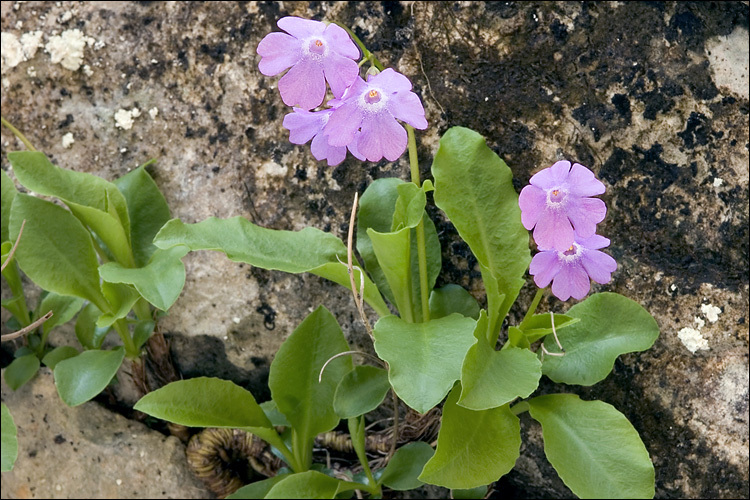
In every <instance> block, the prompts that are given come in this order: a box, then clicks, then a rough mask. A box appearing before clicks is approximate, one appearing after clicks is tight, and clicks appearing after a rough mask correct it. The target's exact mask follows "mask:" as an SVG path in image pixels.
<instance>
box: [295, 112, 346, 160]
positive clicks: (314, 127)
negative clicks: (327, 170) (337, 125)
mask: <svg viewBox="0 0 750 500" xmlns="http://www.w3.org/2000/svg"><path fill="white" fill-rule="evenodd" d="M331 113H333V109H325V110H323V111H314V112H313V111H307V110H304V109H300V108H294V112H293V113H289V114H288V115H286V116H285V117H284V122H283V125H284V128H286V129H287V130H289V142H291V143H292V144H305V143H306V142H307V141H309V140H310V139H312V144H310V151H311V152H312V154H313V156H314V157H315V159H316V160H318V161H321V160H328V165H329V166H335V165H338V164H339V163H341V162H342V161H344V158H346V146H331V145H330V144H328V139H327V138H326V137H325V136H324V135H323V134H321V133H320V132H321V131H322V130H323V127H324V126H325V124H326V123H328V119H329V118H330V116H331Z"/></svg>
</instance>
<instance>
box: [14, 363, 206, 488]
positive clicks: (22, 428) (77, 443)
mask: <svg viewBox="0 0 750 500" xmlns="http://www.w3.org/2000/svg"><path fill="white" fill-rule="evenodd" d="M4 374H5V370H3V375H4ZM2 396H3V402H4V403H5V404H7V405H8V408H9V409H10V411H11V414H12V415H13V419H14V420H15V423H16V427H17V428H18V459H17V460H16V463H15V466H14V468H13V470H12V471H11V472H3V481H2V486H1V487H0V489H1V490H2V497H3V498H207V495H210V493H209V492H207V491H206V490H205V489H204V488H203V486H202V484H201V483H200V481H198V480H197V479H196V478H195V476H193V473H192V471H191V470H190V469H189V468H188V466H187V462H186V461H185V446H184V445H183V444H182V443H180V441H179V440H178V439H177V438H175V437H171V436H164V435H163V434H160V433H159V432H157V431H153V430H151V429H149V428H148V427H146V426H145V425H143V424H141V423H138V422H135V421H133V420H128V419H126V418H125V417H122V416H120V415H118V414H116V413H112V412H111V411H109V410H108V409H106V408H104V407H103V406H100V405H99V404H98V403H95V402H88V403H84V404H82V405H80V406H77V407H75V408H70V407H68V406H66V405H65V404H64V403H63V402H62V401H60V398H59V397H58V395H57V390H56V389H55V383H54V380H53V378H52V372H50V370H49V369H47V368H43V369H42V370H41V371H40V372H39V374H38V375H37V376H36V377H35V378H34V379H33V380H32V381H31V382H29V383H28V384H26V385H24V386H23V387H21V388H20V389H19V390H17V391H16V392H13V391H12V390H11V389H10V388H9V387H8V386H7V385H6V384H5V379H4V378H3V383H2Z"/></svg>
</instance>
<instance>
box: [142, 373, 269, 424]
mask: <svg viewBox="0 0 750 500" xmlns="http://www.w3.org/2000/svg"><path fill="white" fill-rule="evenodd" d="M133 409H135V410H138V411H142V412H143V413H146V414H147V415H151V416H152V417H156V418H160V419H162V420H166V421H167V422H173V423H175V424H180V425H187V426H189V427H227V428H247V427H267V428H271V422H270V421H269V420H268V418H267V417H266V414H265V413H264V412H263V410H262V409H261V407H260V405H258V403H256V402H255V397H253V395H252V394H251V393H250V392H249V391H246V390H245V389H243V388H242V387H240V386H238V385H237V384H235V383H233V382H230V381H228V380H221V379H218V378H209V377H198V378H191V379H188V380H179V381H177V382H172V383H171V384H167V385H165V386H164V387H162V388H161V389H157V390H155V391H153V392H150V393H148V394H146V395H145V396H143V397H142V398H141V399H140V400H139V401H138V402H137V403H136V404H135V406H134V407H133ZM251 432H252V431H251Z"/></svg>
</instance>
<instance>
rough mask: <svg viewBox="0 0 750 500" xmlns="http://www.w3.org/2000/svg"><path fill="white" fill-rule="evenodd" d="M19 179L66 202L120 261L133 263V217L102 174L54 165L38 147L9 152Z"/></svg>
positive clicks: (30, 186)
mask: <svg viewBox="0 0 750 500" xmlns="http://www.w3.org/2000/svg"><path fill="white" fill-rule="evenodd" d="M8 161H10V163H11V165H13V171H14V173H15V174H16V178H17V179H18V182H20V183H21V184H23V185H24V186H25V187H27V188H28V189H30V190H31V191H34V192H36V193H39V194H43V195H45V196H55V197H57V198H59V199H60V200H62V201H63V202H65V204H66V205H68V207H69V208H70V210H71V211H72V212H73V214H74V215H75V216H76V217H78V218H79V219H80V220H81V222H83V223H84V224H86V225H87V226H89V227H90V228H91V230H92V231H94V232H95V233H96V234H98V235H99V237H100V238H101V239H102V241H104V242H105V243H106V244H107V247H108V248H109V250H110V251H111V252H112V254H113V255H115V256H116V258H117V259H118V261H120V262H122V263H124V264H126V265H134V263H133V257H132V254H131V250H130V219H129V217H128V208H127V203H126V202H125V198H124V197H123V195H122V193H120V191H119V190H118V189H117V187H116V186H115V185H114V184H112V183H111V182H108V181H106V180H104V179H102V178H101V177H97V176H95V175H91V174H87V173H84V172H74V171H72V170H67V169H64V168H59V167H57V166H55V165H53V164H52V163H51V162H50V161H49V159H48V158H47V156H46V155H45V154H44V153H41V152H39V151H17V152H12V153H8Z"/></svg>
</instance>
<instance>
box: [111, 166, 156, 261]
mask: <svg viewBox="0 0 750 500" xmlns="http://www.w3.org/2000/svg"><path fill="white" fill-rule="evenodd" d="M114 185H115V186H117V189H119V190H120V192H121V193H122V194H123V196H124V197H125V202H126V204H127V207H128V215H129V217H130V241H131V243H132V246H133V257H134V258H135V263H136V265H137V266H138V267H143V266H145V265H146V264H147V263H148V261H149V259H151V255H153V253H154V252H155V251H156V247H155V246H154V243H153V241H154V236H156V233H158V232H159V229H161V227H162V226H163V225H164V224H166V223H167V221H169V207H168V206H167V201H166V200H165V199H164V195H163V194H162V193H161V191H159V188H158V186H157V185H156V183H155V182H154V180H153V179H152V178H151V176H150V175H149V174H148V172H147V171H146V169H145V168H144V167H139V168H137V169H135V170H133V171H132V172H130V173H128V174H126V175H124V176H122V177H120V178H119V179H117V180H116V181H114Z"/></svg>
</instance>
